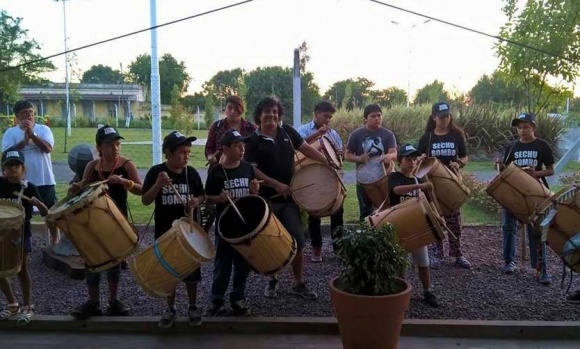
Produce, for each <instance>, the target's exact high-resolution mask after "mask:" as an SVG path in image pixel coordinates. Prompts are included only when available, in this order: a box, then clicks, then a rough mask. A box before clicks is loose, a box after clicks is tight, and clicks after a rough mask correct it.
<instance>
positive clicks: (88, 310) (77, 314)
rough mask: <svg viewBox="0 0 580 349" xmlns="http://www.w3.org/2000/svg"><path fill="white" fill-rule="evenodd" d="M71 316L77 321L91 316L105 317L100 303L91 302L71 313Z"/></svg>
mask: <svg viewBox="0 0 580 349" xmlns="http://www.w3.org/2000/svg"><path fill="white" fill-rule="evenodd" d="M70 315H71V316H72V317H74V318H75V319H77V320H85V319H88V318H90V317H91V316H101V315H103V311H102V310H101V305H100V304H99V302H93V301H90V300H89V301H86V302H85V303H83V304H81V305H80V306H78V307H77V308H76V309H75V310H73V311H71V313H70Z"/></svg>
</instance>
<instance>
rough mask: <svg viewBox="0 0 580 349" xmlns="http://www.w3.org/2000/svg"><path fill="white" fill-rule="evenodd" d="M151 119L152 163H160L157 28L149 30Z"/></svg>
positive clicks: (153, 4)
mask: <svg viewBox="0 0 580 349" xmlns="http://www.w3.org/2000/svg"><path fill="white" fill-rule="evenodd" d="M149 7H150V17H151V27H155V26H157V1H156V0H149ZM151 120H152V124H153V125H152V126H153V129H152V141H153V143H152V152H153V165H156V164H159V163H161V87H160V82H159V60H158V58H157V29H152V30H151Z"/></svg>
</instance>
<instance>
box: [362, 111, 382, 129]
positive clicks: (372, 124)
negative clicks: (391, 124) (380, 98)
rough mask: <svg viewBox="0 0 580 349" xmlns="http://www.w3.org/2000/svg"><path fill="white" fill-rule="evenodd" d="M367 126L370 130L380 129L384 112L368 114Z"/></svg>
mask: <svg viewBox="0 0 580 349" xmlns="http://www.w3.org/2000/svg"><path fill="white" fill-rule="evenodd" d="M365 121H366V126H367V128H368V129H369V130H378V129H379V128H380V127H381V122H382V121H383V114H381V112H380V111H376V112H372V113H370V114H369V115H367V118H366V120H365Z"/></svg>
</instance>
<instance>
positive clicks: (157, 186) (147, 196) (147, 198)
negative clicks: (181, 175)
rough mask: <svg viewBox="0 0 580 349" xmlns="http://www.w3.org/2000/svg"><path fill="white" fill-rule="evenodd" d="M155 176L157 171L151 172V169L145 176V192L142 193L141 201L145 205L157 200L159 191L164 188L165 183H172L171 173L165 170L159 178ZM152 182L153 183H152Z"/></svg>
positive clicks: (160, 173)
mask: <svg viewBox="0 0 580 349" xmlns="http://www.w3.org/2000/svg"><path fill="white" fill-rule="evenodd" d="M154 176H155V173H151V170H149V172H148V173H147V175H146V176H145V184H144V185H143V188H142V190H143V193H142V195H141V203H142V204H143V205H145V206H147V205H150V204H151V203H152V202H154V201H155V198H156V197H157V195H158V194H159V191H161V190H162V189H163V186H164V185H165V184H169V183H171V180H170V178H169V175H168V174H167V172H165V171H162V172H159V174H158V175H157V178H154ZM150 183H153V184H152V185H151V184H150Z"/></svg>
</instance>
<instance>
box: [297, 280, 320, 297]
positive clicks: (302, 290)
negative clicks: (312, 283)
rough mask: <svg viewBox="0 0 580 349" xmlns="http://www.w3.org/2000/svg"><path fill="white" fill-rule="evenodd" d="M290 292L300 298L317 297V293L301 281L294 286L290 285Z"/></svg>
mask: <svg viewBox="0 0 580 349" xmlns="http://www.w3.org/2000/svg"><path fill="white" fill-rule="evenodd" d="M290 293H292V294H294V295H297V296H300V297H302V298H306V299H317V298H318V295H317V294H316V293H314V292H313V291H311V290H310V289H308V287H306V284H304V283H301V284H300V285H296V286H294V287H292V290H291V291H290Z"/></svg>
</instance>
